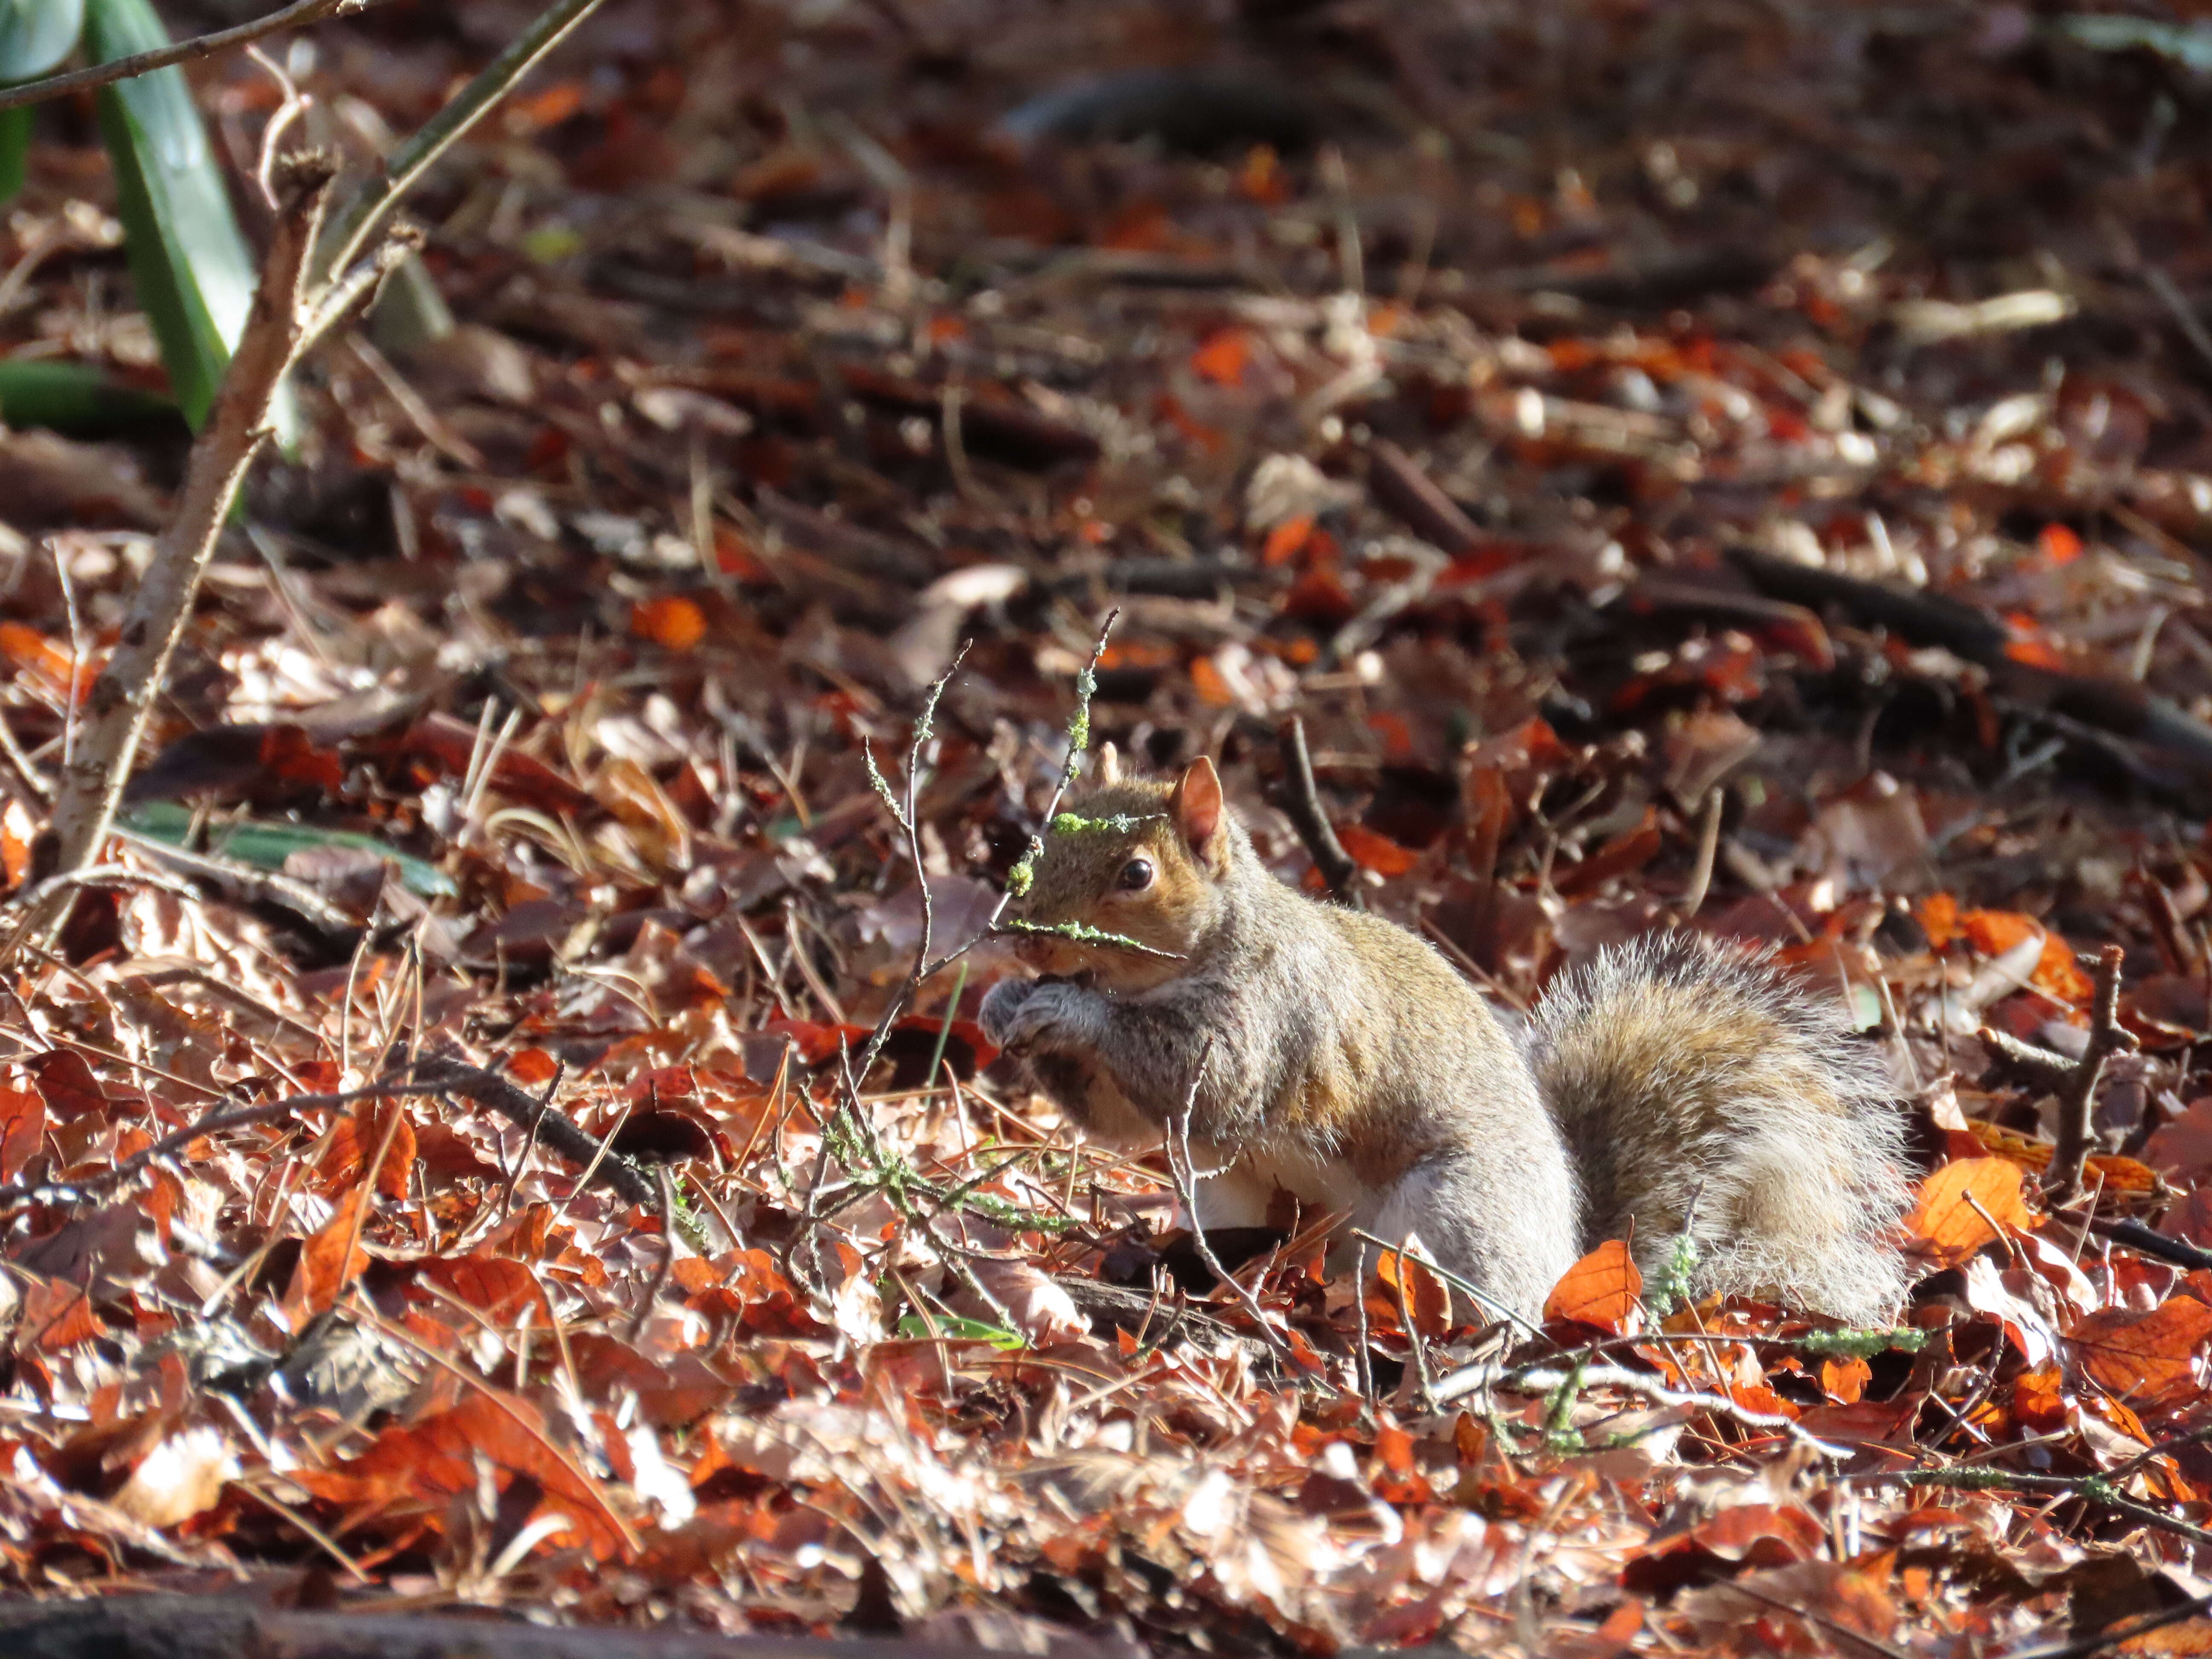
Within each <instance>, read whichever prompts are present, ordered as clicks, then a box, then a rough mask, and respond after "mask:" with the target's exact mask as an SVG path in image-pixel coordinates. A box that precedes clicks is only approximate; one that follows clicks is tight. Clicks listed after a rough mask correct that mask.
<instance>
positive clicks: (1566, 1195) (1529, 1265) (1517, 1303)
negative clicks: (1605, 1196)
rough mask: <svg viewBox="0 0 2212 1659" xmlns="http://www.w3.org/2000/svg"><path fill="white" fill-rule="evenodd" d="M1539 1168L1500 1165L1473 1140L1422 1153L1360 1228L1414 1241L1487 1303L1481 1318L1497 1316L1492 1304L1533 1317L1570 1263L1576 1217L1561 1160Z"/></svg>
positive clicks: (1493, 1152)
mask: <svg viewBox="0 0 2212 1659" xmlns="http://www.w3.org/2000/svg"><path fill="white" fill-rule="evenodd" d="M1542 1164H1543V1160H1542V1159H1541V1158H1536V1159H1524V1160H1521V1161H1520V1162H1519V1165H1518V1167H1509V1166H1508V1164H1507V1161H1506V1159H1505V1158H1504V1156H1503V1154H1502V1153H1501V1152H1499V1151H1498V1150H1497V1149H1492V1148H1488V1147H1481V1146H1475V1147H1462V1148H1454V1149H1451V1150H1448V1151H1444V1152H1432V1153H1431V1154H1430V1155H1429V1156H1427V1157H1426V1158H1422V1159H1421V1160H1420V1161H1419V1163H1417V1164H1414V1165H1413V1168H1412V1169H1410V1170H1407V1172H1406V1174H1405V1176H1403V1177H1402V1178H1401V1180H1400V1181H1399V1182H1398V1184H1397V1185H1396V1186H1395V1187H1394V1188H1391V1189H1390V1192H1389V1195H1388V1196H1387V1197H1386V1198H1385V1199H1384V1200H1383V1203H1382V1205H1381V1206H1379V1207H1378V1208H1377V1209H1376V1212H1375V1218H1374V1220H1373V1221H1372V1222H1371V1223H1370V1224H1369V1225H1368V1228H1367V1231H1370V1232H1372V1233H1373V1234H1374V1235H1375V1236H1376V1237H1378V1238H1387V1239H1389V1240H1391V1241H1392V1242H1393V1243H1395V1242H1397V1241H1398V1240H1401V1239H1403V1238H1406V1237H1408V1236H1412V1237H1416V1238H1418V1239H1419V1243H1421V1244H1422V1245H1424V1246H1425V1247H1426V1249H1427V1252H1428V1254H1429V1255H1430V1256H1431V1259H1433V1260H1434V1261H1436V1262H1437V1264H1438V1265H1439V1266H1441V1267H1445V1268H1448V1269H1449V1270H1450V1271H1451V1272H1452V1273H1456V1274H1458V1275H1459V1276H1460V1277H1462V1279H1467V1280H1468V1282H1469V1283H1471V1284H1473V1285H1474V1286H1475V1287H1476V1288H1477V1289H1479V1290H1480V1291H1482V1292H1483V1294H1484V1296H1485V1297H1487V1298H1489V1299H1490V1301H1491V1302H1492V1304H1496V1305H1492V1306H1487V1307H1483V1308H1481V1309H1480V1310H1479V1316H1480V1319H1481V1320H1483V1321H1485V1322H1487V1321H1490V1320H1493V1319H1495V1318H1497V1317H1498V1311H1499V1307H1500V1306H1502V1307H1504V1309H1507V1310H1510V1311H1511V1312H1513V1313H1516V1314H1518V1315H1520V1316H1522V1318H1524V1319H1536V1318H1540V1317H1541V1316H1542V1314H1543V1310H1544V1298H1545V1297H1547V1296H1548V1295H1550V1294H1551V1290H1552V1286H1553V1285H1556V1284H1557V1283H1559V1276H1560V1275H1561V1274H1562V1273H1565V1272H1566V1270H1567V1269H1568V1268H1569V1267H1572V1266H1573V1265H1574V1263H1575V1255H1576V1242H1577V1238H1578V1237H1579V1221H1580V1218H1579V1216H1578V1215H1577V1198H1576V1192H1575V1186H1574V1180H1573V1177H1572V1176H1571V1175H1570V1174H1569V1173H1568V1171H1567V1169H1566V1164H1565V1158H1560V1159H1559V1168H1558V1169H1557V1170H1552V1171H1547V1170H1545V1169H1544V1168H1543V1167H1542ZM1532 1166H1533V1167H1532ZM1415 1254H1416V1255H1419V1251H1418V1250H1417V1251H1416V1252H1415ZM1458 1300H1460V1298H1459V1297H1458V1296H1457V1293H1456V1292H1455V1301H1458Z"/></svg>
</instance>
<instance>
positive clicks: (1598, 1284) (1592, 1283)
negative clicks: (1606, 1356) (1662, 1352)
mask: <svg viewBox="0 0 2212 1659" xmlns="http://www.w3.org/2000/svg"><path fill="white" fill-rule="evenodd" d="M1643 1294H1644V1275H1643V1274H1642V1273H1638V1272H1637V1271H1636V1262H1635V1261H1634V1260H1633V1259H1632V1257H1631V1256H1630V1255H1629V1254H1628V1246H1627V1245H1626V1244H1625V1243H1622V1242H1621V1241H1620V1240H1619V1239H1617V1238H1609V1239H1607V1240H1606V1242H1605V1243H1602V1244H1601V1245H1599V1246H1598V1247H1597V1249H1594V1250H1592V1251H1591V1252H1590V1253H1589V1255H1586V1256H1584V1257H1583V1259H1582V1260H1581V1261H1577V1262H1576V1263H1575V1265H1574V1266H1573V1267H1570V1268H1568V1269H1567V1271H1566V1273H1565V1276H1564V1277H1563V1278H1561V1279H1560V1280H1559V1283H1558V1284H1556V1285H1553V1287H1552V1293H1551V1295H1550V1296H1548V1297H1546V1298H1545V1299H1544V1317H1545V1318H1546V1319H1547V1320H1552V1319H1570V1320H1574V1321H1577V1322H1580V1323H1582V1324H1584V1325H1595V1326H1596V1327H1597V1328H1599V1329H1600V1330H1606V1331H1612V1332H1613V1333H1615V1334H1619V1332H1620V1329H1621V1328H1622V1327H1623V1326H1624V1325H1626V1323H1627V1322H1628V1316H1630V1315H1631V1314H1632V1313H1633V1312H1634V1311H1635V1310H1636V1299H1637V1297H1640V1296H1642V1295H1643Z"/></svg>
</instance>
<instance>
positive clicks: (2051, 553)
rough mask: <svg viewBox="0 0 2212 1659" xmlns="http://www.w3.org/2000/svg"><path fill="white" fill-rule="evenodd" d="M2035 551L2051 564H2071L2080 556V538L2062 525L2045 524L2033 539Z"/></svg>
mask: <svg viewBox="0 0 2212 1659" xmlns="http://www.w3.org/2000/svg"><path fill="white" fill-rule="evenodd" d="M2035 550H2036V551H2037V552H2039V553H2040V554H2042V555H2043V556H2044V557H2045V558H2046V559H2048V560H2049V561H2050V562H2051V563H2053V564H2071V563H2073V562H2074V561H2075V560H2076V559H2078V558H2080V557H2081V538H2080V537H2079V536H2077V535H2075V533H2074V532H2072V531H2071V530H2069V529H2068V528H2067V527H2066V526H2064V525H2063V524H2047V525H2045V526H2043V529H2042V531H2041V532H2040V533H2039V534H2038V535H2037V537H2036V538H2035Z"/></svg>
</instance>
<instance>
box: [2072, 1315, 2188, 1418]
mask: <svg viewBox="0 0 2212 1659" xmlns="http://www.w3.org/2000/svg"><path fill="white" fill-rule="evenodd" d="M2070 1335H2071V1337H2072V1340H2073V1342H2074V1347H2075V1354H2076V1357H2077V1358H2079V1359H2080V1360H2081V1369H2082V1370H2083V1371H2084V1372H2086V1373H2087V1375H2088V1376H2089V1378H2090V1380H2091V1381H2092V1382H2093V1383H2096V1385H2097V1386H2098V1387H2099V1388H2100V1389H2104V1390H2105V1391H2106V1393H2107V1394H2112V1395H2118V1396H2119V1397H2120V1398H2122V1399H2123V1400H2126V1401H2130V1402H2131V1403H2133V1404H2134V1405H2136V1406H2137V1407H2150V1406H2159V1405H2166V1404H2169V1403H2172V1402H2173V1401H2178V1400H2180V1399H2182V1398H2183V1397H2184V1396H2185V1395H2191V1394H2195V1393H2197V1391H2198V1390H2199V1389H2201V1388H2202V1387H2203V1383H2202V1381H2201V1380H2200V1378H2199V1376H2198V1370H2199V1367H2198V1365H2197V1350H2198V1349H2199V1348H2201V1347H2202V1346H2203V1345H2204V1341H2205V1340H2206V1338H2208V1337H2212V1308H2208V1307H2206V1306H2205V1305H2204V1304H2203V1303H2202V1302H2199V1301H2197V1299H2196V1298H2195V1297H2185V1296H2180V1297H2174V1299H2173V1300H2172V1301H2171V1302H2168V1303H2166V1304H2163V1305H2162V1306H2160V1307H2156V1308H2153V1309H2152V1310H2150V1311H2148V1313H2139V1312H2137V1311H2136V1310H2134V1309H2131V1308H2111V1309H2107V1310H2106V1311H2104V1312H2103V1313H2093V1314H2091V1315H2090V1316H2088V1317H2087V1318H2086V1319H2084V1320H2082V1321H2081V1322H2080V1323H2079V1324H2077V1325H2075V1327H2074V1329H2073V1330H2072V1332H2071V1333H2070Z"/></svg>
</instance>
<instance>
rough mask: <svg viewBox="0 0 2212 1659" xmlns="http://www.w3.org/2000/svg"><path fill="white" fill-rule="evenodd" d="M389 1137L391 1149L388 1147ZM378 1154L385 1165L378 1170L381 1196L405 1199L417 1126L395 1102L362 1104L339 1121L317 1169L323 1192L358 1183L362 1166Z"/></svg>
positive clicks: (378, 1189)
mask: <svg viewBox="0 0 2212 1659" xmlns="http://www.w3.org/2000/svg"><path fill="white" fill-rule="evenodd" d="M387 1135H389V1136H390V1137H391V1145H390V1146H389V1147H386V1144H385V1138H386V1136H387ZM379 1152H383V1162H382V1163H380V1164H378V1165H377V1168H376V1190H377V1192H378V1194H380V1196H382V1197H385V1198H404V1197H406V1196H407V1176H408V1172H409V1170H411V1169H413V1167H414V1164H415V1126H414V1125H413V1124H411V1123H410V1122H409V1121H407V1112H406V1109H405V1108H404V1107H403V1106H402V1105H401V1104H400V1103H399V1102H398V1101H396V1100H370V1101H363V1102H362V1103H361V1104H360V1105H359V1106H357V1107H356V1108H355V1109H353V1111H352V1112H351V1113H349V1115H347V1116H345V1117H343V1118H341V1119H340V1120H339V1121H338V1125H337V1128H336V1129H334V1130H332V1131H331V1138H330V1139H329V1141H328V1142H327V1143H326V1144H325V1146H324V1147H323V1156H322V1161H321V1162H320V1163H319V1164H318V1165H317V1166H316V1172H317V1173H318V1174H319V1175H320V1176H322V1180H323V1190H324V1191H325V1193H335V1192H337V1191H340V1190H341V1189H343V1188H347V1187H350V1186H352V1185H354V1184H355V1183H356V1182H359V1181H360V1180H361V1178H362V1169H363V1167H364V1166H365V1165H366V1164H368V1161H369V1159H371V1158H374V1157H376V1156H377V1154H378V1153H379Z"/></svg>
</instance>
